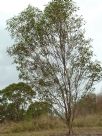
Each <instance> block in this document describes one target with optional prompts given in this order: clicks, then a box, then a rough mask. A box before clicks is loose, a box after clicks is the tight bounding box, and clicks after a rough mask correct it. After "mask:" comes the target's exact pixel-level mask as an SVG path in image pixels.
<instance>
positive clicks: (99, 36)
mask: <svg viewBox="0 0 102 136" xmlns="http://www.w3.org/2000/svg"><path fill="white" fill-rule="evenodd" d="M49 1H50V0H1V1H0V77H1V78H0V89H2V88H4V87H6V86H7V85H9V84H11V83H14V82H18V72H17V71H16V68H15V65H14V64H12V60H11V58H10V57H9V56H8V55H7V53H6V49H7V47H8V46H10V45H11V44H12V42H13V41H12V39H11V38H10V36H9V33H8V32H7V31H6V30H5V28H6V20H7V19H9V18H11V17H13V16H14V15H17V14H18V13H19V12H21V11H22V10H23V9H25V8H26V7H27V6H28V4H31V5H33V6H35V7H38V8H40V9H42V10H43V9H44V6H45V5H46V4H47V3H48V2H49ZM74 1H75V2H76V4H77V6H78V7H80V12H79V14H80V15H83V18H84V19H85V21H86V26H85V28H86V33H87V37H90V38H92V39H93V43H92V46H93V51H94V53H95V55H96V58H97V59H98V60H99V61H101V62H102V45H101V44H102V0H74ZM100 88H102V85H101V84H100V85H98V87H97V90H98V91H100Z"/></svg>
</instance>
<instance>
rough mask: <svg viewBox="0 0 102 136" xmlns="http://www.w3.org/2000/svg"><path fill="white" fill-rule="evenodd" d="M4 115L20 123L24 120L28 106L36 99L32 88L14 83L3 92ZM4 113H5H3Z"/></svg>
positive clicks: (21, 83) (20, 83)
mask: <svg viewBox="0 0 102 136" xmlns="http://www.w3.org/2000/svg"><path fill="white" fill-rule="evenodd" d="M1 94H2V101H3V102H2V103H3V106H4V107H5V109H4V113H2V114H4V115H5V117H6V118H7V119H9V120H13V121H19V120H21V119H23V118H24V114H25V111H26V110H27V107H28V105H29V104H30V103H31V102H32V100H33V98H34V97H35V92H34V90H32V88H31V87H30V86H29V85H27V84H25V83H23V82H19V83H13V84H11V85H9V86H7V87H6V88H5V89H3V90H2V91H1ZM1 112H3V111H1Z"/></svg>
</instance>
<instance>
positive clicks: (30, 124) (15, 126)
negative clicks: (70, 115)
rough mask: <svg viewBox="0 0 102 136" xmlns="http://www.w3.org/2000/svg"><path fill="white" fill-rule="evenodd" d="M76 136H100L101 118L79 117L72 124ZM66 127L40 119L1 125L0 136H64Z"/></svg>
mask: <svg viewBox="0 0 102 136" xmlns="http://www.w3.org/2000/svg"><path fill="white" fill-rule="evenodd" d="M73 132H74V134H76V135H77V136H102V116H101V115H93V116H91V115H90V116H86V117H79V118H77V119H76V120H75V122H74V129H73ZM66 134H67V127H66V125H65V124H64V123H63V122H62V121H61V120H59V119H58V118H49V117H41V118H39V119H35V120H26V121H23V122H19V123H14V122H10V123H7V122H6V124H1V126H0V136H66Z"/></svg>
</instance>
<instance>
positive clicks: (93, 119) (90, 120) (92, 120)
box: [74, 114, 102, 127]
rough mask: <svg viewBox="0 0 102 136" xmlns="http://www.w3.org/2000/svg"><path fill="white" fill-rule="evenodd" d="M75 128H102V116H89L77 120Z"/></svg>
mask: <svg viewBox="0 0 102 136" xmlns="http://www.w3.org/2000/svg"><path fill="white" fill-rule="evenodd" d="M74 126H76V127H102V115H99V114H95V115H87V116H81V117H78V118H77V119H75V121H74Z"/></svg>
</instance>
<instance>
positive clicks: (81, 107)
mask: <svg viewBox="0 0 102 136" xmlns="http://www.w3.org/2000/svg"><path fill="white" fill-rule="evenodd" d="M36 99H37V98H36V93H35V92H34V90H33V89H32V88H31V87H30V86H29V85H27V84H25V83H23V82H19V83H17V84H11V85H9V86H8V87H6V88H5V89H3V90H1V91H0V119H1V120H2V119H4V118H5V119H6V120H7V121H21V120H25V119H32V118H33V119H34V118H37V117H40V116H42V115H45V116H56V113H55V112H54V111H53V110H52V104H51V102H49V101H48V100H47V99H46V100H41V101H37V100H36ZM100 113H102V94H97V95H96V94H94V93H88V94H87V95H85V96H82V97H81V98H80V99H79V100H78V101H77V109H76V113H75V116H76V117H78V116H86V115H90V114H100Z"/></svg>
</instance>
